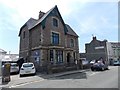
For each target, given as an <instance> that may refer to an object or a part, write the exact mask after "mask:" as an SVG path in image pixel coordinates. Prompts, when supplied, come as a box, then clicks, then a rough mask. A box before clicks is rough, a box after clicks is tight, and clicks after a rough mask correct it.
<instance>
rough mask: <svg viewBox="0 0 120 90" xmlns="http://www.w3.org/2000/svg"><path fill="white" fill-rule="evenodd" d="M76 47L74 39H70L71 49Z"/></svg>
mask: <svg viewBox="0 0 120 90" xmlns="http://www.w3.org/2000/svg"><path fill="white" fill-rule="evenodd" d="M74 46H75V40H74V39H73V38H71V39H70V47H74Z"/></svg>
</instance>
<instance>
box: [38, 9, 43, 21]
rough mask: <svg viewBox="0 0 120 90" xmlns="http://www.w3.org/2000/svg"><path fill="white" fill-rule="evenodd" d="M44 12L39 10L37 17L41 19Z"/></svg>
mask: <svg viewBox="0 0 120 90" xmlns="http://www.w3.org/2000/svg"><path fill="white" fill-rule="evenodd" d="M44 14H45V13H44V12H42V11H40V12H39V17H38V19H41V18H42V17H43V15H44Z"/></svg>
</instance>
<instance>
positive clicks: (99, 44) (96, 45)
mask: <svg viewBox="0 0 120 90" xmlns="http://www.w3.org/2000/svg"><path fill="white" fill-rule="evenodd" d="M106 43H107V40H103V41H100V40H97V38H96V37H93V39H92V41H91V42H90V43H86V44H85V51H86V52H85V53H86V59H87V60H89V61H91V60H98V59H100V58H103V59H104V60H108V55H107V44H106Z"/></svg>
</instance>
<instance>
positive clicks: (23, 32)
mask: <svg viewBox="0 0 120 90" xmlns="http://www.w3.org/2000/svg"><path fill="white" fill-rule="evenodd" d="M24 38H25V31H24V32H23V39H24Z"/></svg>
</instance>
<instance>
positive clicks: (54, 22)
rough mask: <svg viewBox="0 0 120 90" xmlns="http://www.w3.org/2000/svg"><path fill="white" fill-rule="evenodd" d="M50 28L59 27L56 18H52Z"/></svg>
mask: <svg viewBox="0 0 120 90" xmlns="http://www.w3.org/2000/svg"><path fill="white" fill-rule="evenodd" d="M52 26H53V27H59V20H58V18H56V17H52Z"/></svg>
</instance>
